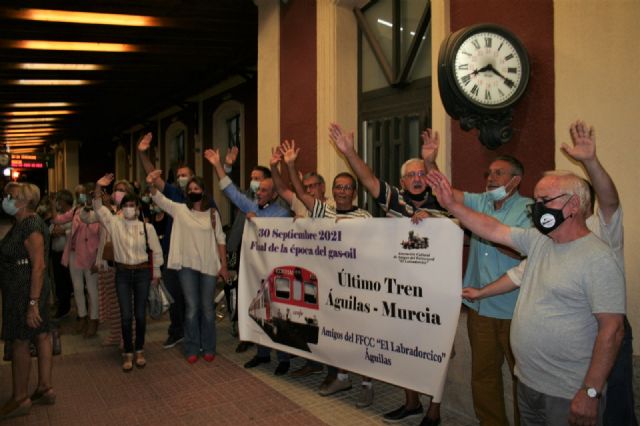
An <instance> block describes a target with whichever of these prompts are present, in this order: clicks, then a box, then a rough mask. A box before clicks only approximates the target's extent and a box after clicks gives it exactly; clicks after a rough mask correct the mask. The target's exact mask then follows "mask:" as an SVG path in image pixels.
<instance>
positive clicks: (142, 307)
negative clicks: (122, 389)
mask: <svg viewBox="0 0 640 426" xmlns="http://www.w3.org/2000/svg"><path fill="white" fill-rule="evenodd" d="M112 181H113V175H112V174H107V175H105V176H103V177H102V178H100V179H99V180H98V182H97V183H96V190H95V192H94V198H93V209H94V211H95V212H96V214H97V215H98V219H99V220H100V223H102V225H103V226H104V227H105V228H106V229H107V231H108V232H109V234H110V235H111V241H112V242H113V254H114V259H115V265H116V266H115V269H116V292H117V294H118V304H119V306H120V317H121V323H122V327H121V328H122V339H123V346H124V348H123V350H124V353H123V361H122V370H123V371H125V372H129V371H131V370H132V369H133V365H134V363H135V366H136V367H138V368H143V367H144V366H145V365H146V364H147V361H146V359H145V357H144V335H145V332H146V308H147V297H148V296H149V285H150V283H151V282H152V281H153V284H154V285H157V284H158V280H159V279H160V265H162V262H163V259H162V249H161V248H160V242H159V241H158V236H157V235H156V231H155V229H154V228H153V226H152V225H150V224H147V223H144V222H143V221H141V220H139V219H138V218H139V216H140V201H139V198H138V196H137V195H135V194H133V193H126V194H125V195H124V196H123V197H122V200H121V201H120V207H121V210H122V216H120V215H113V214H111V212H110V211H109V209H107V208H106V207H104V206H103V205H102V188H103V187H105V186H108V185H109V184H111V182H112ZM132 306H133V312H132ZM134 316H135V320H136V325H135V347H134V342H133V336H132V324H133V317H134ZM134 349H135V359H134Z"/></svg>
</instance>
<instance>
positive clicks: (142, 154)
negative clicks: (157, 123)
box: [138, 132, 165, 191]
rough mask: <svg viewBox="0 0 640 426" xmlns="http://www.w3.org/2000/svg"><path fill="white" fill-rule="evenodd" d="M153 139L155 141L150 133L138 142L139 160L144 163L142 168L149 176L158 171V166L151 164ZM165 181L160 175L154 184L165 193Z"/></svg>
mask: <svg viewBox="0 0 640 426" xmlns="http://www.w3.org/2000/svg"><path fill="white" fill-rule="evenodd" d="M151 139H153V133H151V132H149V133H147V134H145V135H144V136H143V137H142V138H140V140H139V141H138V158H139V159H140V163H142V167H143V168H144V171H145V172H146V173H147V174H149V173H151V172H152V171H154V170H155V169H156V166H155V165H154V164H153V162H151V159H150V158H149V147H150V146H151ZM164 183H165V182H164V180H163V179H162V177H160V175H158V179H156V182H155V183H154V184H155V185H156V186H157V187H158V189H159V190H160V191H164Z"/></svg>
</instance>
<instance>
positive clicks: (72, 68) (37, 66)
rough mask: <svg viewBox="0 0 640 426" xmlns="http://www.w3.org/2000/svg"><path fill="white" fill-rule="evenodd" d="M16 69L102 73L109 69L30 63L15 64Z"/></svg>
mask: <svg viewBox="0 0 640 426" xmlns="http://www.w3.org/2000/svg"><path fill="white" fill-rule="evenodd" d="M14 68H18V69H20V70H31V71H101V70H105V69H107V68H108V67H107V66H105V65H99V64H46V63H32V62H30V63H20V64H14Z"/></svg>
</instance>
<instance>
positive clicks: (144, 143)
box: [138, 132, 153, 151]
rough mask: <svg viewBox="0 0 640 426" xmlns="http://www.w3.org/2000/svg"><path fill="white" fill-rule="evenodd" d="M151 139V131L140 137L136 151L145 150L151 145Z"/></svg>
mask: <svg viewBox="0 0 640 426" xmlns="http://www.w3.org/2000/svg"><path fill="white" fill-rule="evenodd" d="M151 139H153V133H151V132H149V133H147V134H146V135H144V136H143V137H141V138H140V141H139V142H138V151H146V150H148V149H149V147H150V146H151Z"/></svg>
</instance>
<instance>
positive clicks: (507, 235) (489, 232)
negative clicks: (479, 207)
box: [427, 170, 513, 247]
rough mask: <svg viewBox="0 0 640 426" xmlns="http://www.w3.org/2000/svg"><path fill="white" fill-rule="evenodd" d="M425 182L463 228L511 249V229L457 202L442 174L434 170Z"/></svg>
mask: <svg viewBox="0 0 640 426" xmlns="http://www.w3.org/2000/svg"><path fill="white" fill-rule="evenodd" d="M427 182H428V183H429V186H431V188H432V189H433V191H434V193H435V195H436V197H437V198H438V202H439V203H440V205H441V206H442V207H444V208H446V209H447V210H448V211H449V213H451V214H453V215H454V216H455V217H457V218H458V219H460V223H462V225H463V226H465V227H466V228H467V229H469V230H470V231H471V232H473V233H474V234H476V235H478V236H479V237H481V238H484V239H486V240H490V241H493V242H495V243H498V244H502V245H505V246H509V247H513V242H512V240H511V228H510V227H508V226H506V225H504V224H502V223H500V222H499V221H497V220H496V219H494V218H492V217H490V216H487V215H484V214H482V213H478V212H476V211H474V210H471V209H470V208H468V207H466V206H465V205H464V204H462V203H461V202H460V201H458V200H457V199H456V197H455V196H454V193H453V189H452V188H451V184H450V183H449V181H448V180H447V178H446V177H445V176H444V175H443V174H442V173H440V172H438V171H435V170H433V171H431V172H429V174H428V175H427Z"/></svg>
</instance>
